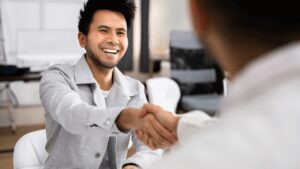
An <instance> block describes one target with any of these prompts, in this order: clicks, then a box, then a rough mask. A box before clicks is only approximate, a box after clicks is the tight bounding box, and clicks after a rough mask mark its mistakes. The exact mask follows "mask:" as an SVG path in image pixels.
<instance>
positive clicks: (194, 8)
mask: <svg viewBox="0 0 300 169" xmlns="http://www.w3.org/2000/svg"><path fill="white" fill-rule="evenodd" d="M202 1H203V0H190V9H191V17H192V22H193V26H194V29H195V31H196V32H197V33H198V35H200V36H201V35H203V34H204V33H205V31H206V29H207V26H208V14H207V12H206V11H205V9H204V7H203V6H202V5H201V3H202Z"/></svg>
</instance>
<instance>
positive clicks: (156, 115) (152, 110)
mask: <svg viewBox="0 0 300 169" xmlns="http://www.w3.org/2000/svg"><path fill="white" fill-rule="evenodd" d="M121 114H122V116H121V117H120V119H119V121H121V122H122V124H123V126H122V125H121V128H124V129H129V128H130V129H135V133H136V135H137V137H138V139H139V140H141V141H142V142H143V143H144V144H145V145H147V146H149V147H150V148H151V149H158V148H170V147H171V146H173V145H174V144H176V143H177V134H176V127H177V123H178V120H179V117H178V116H175V115H173V114H172V113H170V112H168V111H165V110H163V109H162V108H161V107H159V106H156V105H153V104H145V105H144V106H143V107H142V108H141V109H134V108H127V109H124V110H123V112H122V113H121ZM125 114H126V115H125Z"/></svg>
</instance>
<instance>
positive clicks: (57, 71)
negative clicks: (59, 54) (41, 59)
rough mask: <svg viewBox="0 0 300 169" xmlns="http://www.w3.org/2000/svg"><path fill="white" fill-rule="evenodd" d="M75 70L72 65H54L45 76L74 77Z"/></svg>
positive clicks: (45, 72)
mask: <svg viewBox="0 0 300 169" xmlns="http://www.w3.org/2000/svg"><path fill="white" fill-rule="evenodd" d="M73 70H74V66H73V65H71V64H54V65H52V66H50V67H49V68H47V70H45V71H44V72H43V76H47V75H52V76H53V75H62V76H72V75H73V74H74V73H73V72H74V71H73Z"/></svg>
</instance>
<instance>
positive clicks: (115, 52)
mask: <svg viewBox="0 0 300 169" xmlns="http://www.w3.org/2000/svg"><path fill="white" fill-rule="evenodd" d="M103 51H104V52H105V53H111V54H117V53H118V50H115V49H103Z"/></svg>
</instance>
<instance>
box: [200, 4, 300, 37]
mask: <svg viewBox="0 0 300 169" xmlns="http://www.w3.org/2000/svg"><path fill="white" fill-rule="evenodd" d="M199 2H204V10H205V9H206V10H207V11H208V12H209V13H210V14H212V15H214V17H215V18H216V17H218V23H219V24H220V25H221V28H220V29H222V26H224V27H223V28H224V29H226V31H231V32H230V33H232V32H233V33H234V32H237V33H242V34H243V35H248V36H249V37H251V36H254V37H255V38H257V37H260V38H263V39H264V40H272V41H276V40H279V41H280V40H283V39H285V38H290V37H293V36H294V35H296V34H297V35H298V34H299V32H300V12H299V5H298V1H297V0H285V1H282V0H201V1H199ZM294 37H295V36H294ZM280 38H281V39H280ZM295 38H296V37H295ZM297 38H299V36H298V37H297Z"/></svg>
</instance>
